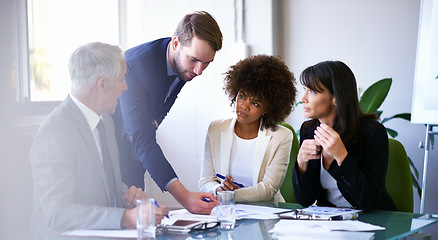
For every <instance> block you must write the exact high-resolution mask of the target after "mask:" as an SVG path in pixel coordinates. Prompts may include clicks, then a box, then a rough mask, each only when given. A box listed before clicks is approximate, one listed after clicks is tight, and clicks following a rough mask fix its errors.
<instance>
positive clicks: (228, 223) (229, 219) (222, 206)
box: [216, 191, 236, 229]
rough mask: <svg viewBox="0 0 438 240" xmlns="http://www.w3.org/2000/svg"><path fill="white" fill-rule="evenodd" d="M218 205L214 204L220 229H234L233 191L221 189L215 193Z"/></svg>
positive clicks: (234, 201) (234, 202)
mask: <svg viewBox="0 0 438 240" xmlns="http://www.w3.org/2000/svg"><path fill="white" fill-rule="evenodd" d="M217 200H218V205H217V206H216V217H217V221H218V222H220V226H219V227H220V228H222V229H234V224H235V223H236V209H235V204H236V200H235V196H234V191H221V192H218V193H217Z"/></svg>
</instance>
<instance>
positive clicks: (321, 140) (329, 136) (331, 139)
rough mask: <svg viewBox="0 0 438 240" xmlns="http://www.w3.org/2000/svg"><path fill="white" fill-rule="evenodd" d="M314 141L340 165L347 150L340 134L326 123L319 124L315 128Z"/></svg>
mask: <svg viewBox="0 0 438 240" xmlns="http://www.w3.org/2000/svg"><path fill="white" fill-rule="evenodd" d="M315 141H316V142H317V143H318V144H319V145H321V146H322V147H323V148H324V151H325V152H326V153H328V154H329V155H330V156H332V157H333V158H334V159H335V160H336V161H337V162H338V165H339V166H341V164H342V162H343V161H344V159H345V158H346V157H347V155H348V152H347V149H346V148H345V145H344V143H343V142H342V139H341V136H339V134H338V133H337V132H336V131H335V130H333V128H331V127H330V126H329V125H327V124H321V125H320V126H319V127H317V128H316V130H315Z"/></svg>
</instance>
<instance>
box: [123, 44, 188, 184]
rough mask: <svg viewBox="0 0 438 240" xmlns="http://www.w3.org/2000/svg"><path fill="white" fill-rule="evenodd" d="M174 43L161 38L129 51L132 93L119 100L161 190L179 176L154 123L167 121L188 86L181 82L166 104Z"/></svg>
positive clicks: (135, 142)
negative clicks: (169, 50)
mask: <svg viewBox="0 0 438 240" xmlns="http://www.w3.org/2000/svg"><path fill="white" fill-rule="evenodd" d="M170 40H171V38H163V39H158V40H155V41H151V42H147V43H144V44H141V45H139V46H136V47H134V48H131V49H129V50H127V51H126V52H125V60H126V64H127V73H126V77H125V80H126V83H127V85H128V90H127V91H125V92H124V93H123V94H122V96H121V97H120V100H119V102H120V110H121V114H122V116H123V118H122V122H124V127H125V130H126V133H127V134H129V136H130V138H131V142H132V143H133V145H134V149H135V152H136V154H137V157H138V159H139V160H140V161H141V163H142V164H143V166H144V167H145V168H146V169H147V170H148V171H149V173H150V175H151V176H152V178H153V179H154V181H155V182H156V183H157V185H158V186H159V187H160V188H161V190H164V187H165V186H166V184H167V183H168V182H169V181H170V180H171V179H173V178H175V177H177V176H176V173H175V171H174V170H173V168H172V166H171V165H170V164H169V162H168V161H167V159H166V158H165V157H164V154H163V151H162V150H161V148H160V146H159V145H158V144H157V141H156V130H157V128H156V127H155V126H154V124H153V121H156V122H157V123H158V125H159V124H160V123H161V122H162V121H163V119H164V117H165V116H166V114H167V113H168V112H169V110H170V108H171V107H172V105H173V103H174V102H175V99H176V97H177V95H178V93H179V92H180V90H181V88H182V87H183V86H184V83H185V82H183V81H181V80H180V81H179V85H178V86H177V88H176V89H175V90H174V91H173V92H172V94H171V95H170V96H169V97H168V99H167V101H165V100H166V96H167V95H168V93H169V89H170V86H171V84H172V82H173V79H172V80H169V79H168V76H167V68H166V66H167V64H166V52H167V45H168V43H169V42H170ZM122 124H123V123H122ZM122 128H123V126H122ZM121 137H122V141H126V138H124V137H123V134H122V136H121ZM126 155H129V153H126ZM126 155H125V156H126ZM141 180H143V176H141Z"/></svg>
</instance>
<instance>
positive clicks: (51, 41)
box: [21, 0, 119, 102]
mask: <svg viewBox="0 0 438 240" xmlns="http://www.w3.org/2000/svg"><path fill="white" fill-rule="evenodd" d="M118 16H119V14H118V0H92V1H89V0H75V1H71V0H28V1H27V20H28V22H27V23H28V25H27V29H28V31H27V37H28V59H26V61H28V64H24V65H27V66H28V75H29V77H23V78H22V79H23V80H22V81H28V82H26V83H23V86H28V87H25V88H23V90H22V93H21V94H22V96H21V98H22V99H26V100H25V102H47V101H61V100H63V99H64V98H65V97H66V95H67V94H68V93H69V91H70V77H69V73H68V59H69V57H70V55H71V53H72V52H73V51H74V50H75V49H76V48H77V47H79V46H80V45H82V44H85V43H88V42H95V41H100V42H106V43H110V44H116V45H118V44H119V19H118ZM24 72H26V71H24Z"/></svg>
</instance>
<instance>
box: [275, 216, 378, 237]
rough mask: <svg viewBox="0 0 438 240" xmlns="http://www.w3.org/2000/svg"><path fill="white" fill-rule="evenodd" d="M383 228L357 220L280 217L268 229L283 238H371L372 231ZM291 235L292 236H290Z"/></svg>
mask: <svg viewBox="0 0 438 240" xmlns="http://www.w3.org/2000/svg"><path fill="white" fill-rule="evenodd" d="M378 230H385V228H383V227H380V226H375V225H372V224H369V223H364V222H361V221H357V220H345V221H309V220H286V219H282V220H280V221H279V222H278V223H276V224H275V227H274V228H273V229H271V230H270V231H269V233H272V234H273V235H272V237H274V238H278V239H279V240H284V239H306V240H311V239H324V240H328V239H357V240H361V239H371V238H372V237H373V236H374V232H366V231H378ZM291 237H293V238H291Z"/></svg>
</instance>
